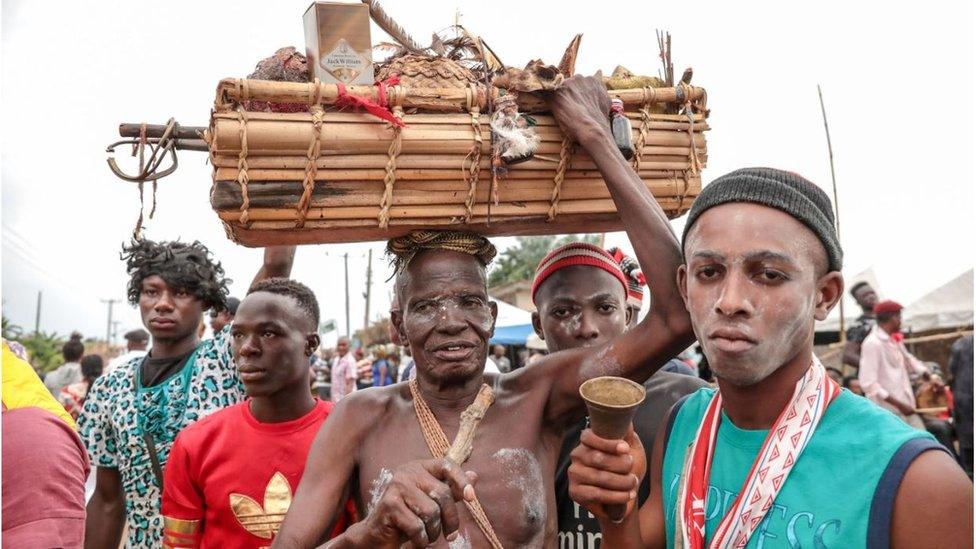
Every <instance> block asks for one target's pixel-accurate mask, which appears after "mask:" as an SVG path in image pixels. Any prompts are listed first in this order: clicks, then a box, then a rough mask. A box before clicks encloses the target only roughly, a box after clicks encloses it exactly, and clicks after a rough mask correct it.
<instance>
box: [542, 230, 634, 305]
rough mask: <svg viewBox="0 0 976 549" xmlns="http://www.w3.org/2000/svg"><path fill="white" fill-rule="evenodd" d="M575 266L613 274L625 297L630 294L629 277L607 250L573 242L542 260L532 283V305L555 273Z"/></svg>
mask: <svg viewBox="0 0 976 549" xmlns="http://www.w3.org/2000/svg"><path fill="white" fill-rule="evenodd" d="M573 265H587V266H590V267H596V268H598V269H603V270H604V271H606V272H608V273H610V274H612V275H613V276H614V277H615V278H616V279H617V280H619V281H620V284H621V285H623V287H624V295H627V294H628V288H627V277H626V276H624V272H623V271H622V270H621V269H620V264H618V263H617V261H616V260H615V259H614V258H613V256H612V255H610V254H609V253H607V251H606V250H604V249H603V248H601V247H599V246H595V245H593V244H588V243H586V242H573V243H571V244H566V245H565V246H560V247H559V248H556V249H555V250H553V251H551V252H549V254H548V255H547V256H546V257H544V258H542V261H540V262H539V266H538V267H537V268H536V271H535V281H533V283H532V303H535V294H536V292H537V291H538V290H539V286H541V285H542V283H543V282H545V281H546V279H547V278H549V277H550V276H552V274H553V273H555V272H556V271H558V270H559V269H562V268H564V267H570V266H573Z"/></svg>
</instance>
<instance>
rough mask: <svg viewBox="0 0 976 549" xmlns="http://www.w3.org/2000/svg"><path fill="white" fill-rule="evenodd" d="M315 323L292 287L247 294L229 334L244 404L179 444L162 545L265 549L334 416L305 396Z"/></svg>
mask: <svg viewBox="0 0 976 549" xmlns="http://www.w3.org/2000/svg"><path fill="white" fill-rule="evenodd" d="M318 324H319V306H318V302H317V301H316V299H315V295H314V294H313V293H312V291H311V290H309V289H308V288H307V287H306V286H305V285H303V284H301V283H299V282H295V281H293V280H288V279H284V278H272V279H268V280H265V281H263V282H259V283H258V284H255V285H254V286H253V287H252V288H251V290H250V291H249V292H248V295H247V297H246V298H245V299H244V301H243V302H242V303H241V304H240V307H239V308H238V310H237V315H236V317H235V318H234V323H233V325H232V327H231V338H232V341H233V353H234V361H235V363H236V364H237V368H238V371H239V372H240V377H241V381H243V383H244V389H245V391H246V392H247V396H248V399H247V400H246V401H244V402H242V403H240V404H237V405H234V406H231V407H229V408H225V409H223V410H221V411H219V412H216V413H214V414H213V415H211V416H209V417H207V418H205V419H202V420H200V421H198V422H197V423H195V424H193V425H191V426H190V427H188V428H186V429H184V430H183V431H182V432H181V433H180V434H179V436H178V437H177V438H176V441H175V442H174V444H173V449H172V451H171V453H170V458H169V461H168V462H167V464H166V471H165V473H164V475H163V509H162V513H163V522H164V538H163V546H164V547H167V548H170V547H173V548H176V547H179V548H187V547H242V548H244V547H247V548H251V547H253V548H258V547H267V546H269V545H271V541H272V538H273V537H274V535H275V534H277V532H278V527H279V525H280V524H281V521H282V520H283V519H284V518H285V513H286V512H287V511H288V507H289V506H290V505H291V500H292V495H293V494H294V490H295V488H296V487H297V486H298V482H299V481H300V480H301V478H302V473H303V472H304V470H305V460H306V458H307V456H308V450H309V447H310V446H311V445H312V440H313V439H314V438H315V434H316V433H317V432H318V430H319V427H321V425H322V422H323V421H325V418H326V417H328V415H329V411H330V410H331V409H332V403H331V402H323V401H321V400H319V399H317V398H315V397H313V396H312V395H311V393H309V390H308V359H309V357H310V356H312V353H314V352H315V349H317V348H318V346H319V336H318V333H317V331H316V330H317V327H318ZM340 522H342V520H341V519H340ZM338 526H339V527H340V528H341V527H342V526H341V525H338Z"/></svg>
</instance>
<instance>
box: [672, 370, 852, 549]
mask: <svg viewBox="0 0 976 549" xmlns="http://www.w3.org/2000/svg"><path fill="white" fill-rule="evenodd" d="M839 394H840V386H839V385H837V382H835V381H834V380H832V379H831V378H830V377H828V376H827V371H826V370H825V369H824V367H823V365H822V364H821V363H820V361H819V360H818V359H817V357H816V356H814V357H813V364H811V366H810V369H809V370H807V373H806V374H805V375H804V376H803V377H802V378H800V379H799V380H798V381H797V382H796V388H795V389H794V390H793V399H792V401H791V402H790V403H789V404H788V405H787V406H786V408H784V409H783V411H782V412H780V415H779V417H778V418H777V419H776V423H774V424H773V427H772V429H770V430H769V434H768V435H767V436H766V441H765V442H763V445H762V448H761V449H760V450H759V454H758V455H757V456H756V459H755V461H753V463H752V469H750V470H749V474H748V475H747V476H746V480H745V482H744V483H743V484H742V489H741V490H739V495H738V497H736V499H735V501H734V502H733V504H732V507H731V508H730V509H729V512H728V513H727V514H726V515H725V517H724V518H723V519H722V522H721V523H720V524H719V527H718V529H717V530H716V531H715V535H714V536H712V542H711V544H709V548H710V549H718V548H723V549H724V548H726V547H733V548H741V547H745V546H746V544H747V543H749V538H750V537H751V536H752V533H753V531H754V530H755V529H756V526H757V525H758V524H759V523H760V522H761V521H762V519H763V517H764V516H765V515H766V512H767V511H769V509H770V507H772V506H773V502H774V501H776V495H777V494H779V491H780V489H781V488H782V487H783V485H784V484H786V479H787V477H788V476H789V474H790V471H791V470H792V469H793V465H794V464H795V463H796V460H797V459H799V457H800V453H801V452H803V448H804V447H806V445H807V443H808V442H809V441H810V438H811V437H812V436H813V432H814V430H815V429H816V428H817V425H818V424H819V423H820V419H821V418H822V417H823V414H824V412H825V411H826V410H827V406H829V405H830V403H831V402H833V400H834V399H835V398H837V396H838V395H839ZM721 418H722V395H721V392H719V391H716V392H715V395H714V396H713V397H712V400H711V402H709V404H708V408H707V409H706V411H705V416H704V417H703V418H702V422H701V425H700V426H699V427H698V433H697V435H696V436H695V440H694V442H693V443H692V445H691V448H690V451H689V453H688V456H687V457H686V464H685V467H684V469H685V471H684V479H683V481H682V484H681V492H680V493H679V495H678V507H677V511H678V513H679V516H678V518H679V519H680V520H678V521H677V523H676V530H678V532H676V535H680V536H681V537H680V538H679V539H680V540H681V544H680V546H681V547H684V548H687V549H703V548H704V547H705V508H706V496H707V495H708V477H709V475H710V473H711V468H712V458H713V456H714V453H715V440H716V435H717V434H718V426H719V422H720V421H721ZM689 460H690V464H689V463H688V461H689Z"/></svg>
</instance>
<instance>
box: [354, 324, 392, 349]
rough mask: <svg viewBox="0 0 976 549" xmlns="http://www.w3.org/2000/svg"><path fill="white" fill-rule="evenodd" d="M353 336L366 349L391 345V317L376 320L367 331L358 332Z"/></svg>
mask: <svg viewBox="0 0 976 549" xmlns="http://www.w3.org/2000/svg"><path fill="white" fill-rule="evenodd" d="M353 335H354V336H355V337H356V339H358V340H359V341H361V342H362V343H363V346H365V347H369V346H370V345H378V344H386V343H390V319H389V317H383V318H381V319H379V320H374V321H373V322H370V324H369V326H367V327H366V329H365V330H363V329H360V330H356V332H355V333H354V334H353Z"/></svg>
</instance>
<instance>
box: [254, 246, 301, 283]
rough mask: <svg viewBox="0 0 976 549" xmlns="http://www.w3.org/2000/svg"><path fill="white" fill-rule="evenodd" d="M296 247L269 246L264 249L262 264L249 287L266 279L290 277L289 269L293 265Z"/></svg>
mask: <svg viewBox="0 0 976 549" xmlns="http://www.w3.org/2000/svg"><path fill="white" fill-rule="evenodd" d="M295 249H296V246H269V247H267V248H265V249H264V262H263V263H262V264H261V268H260V269H259V270H258V273H257V274H256V275H254V280H252V281H251V286H254V285H255V284H257V283H258V282H261V281H262V280H265V279H268V278H275V277H282V278H288V277H289V276H291V267H292V265H293V264H294V263H295Z"/></svg>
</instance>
